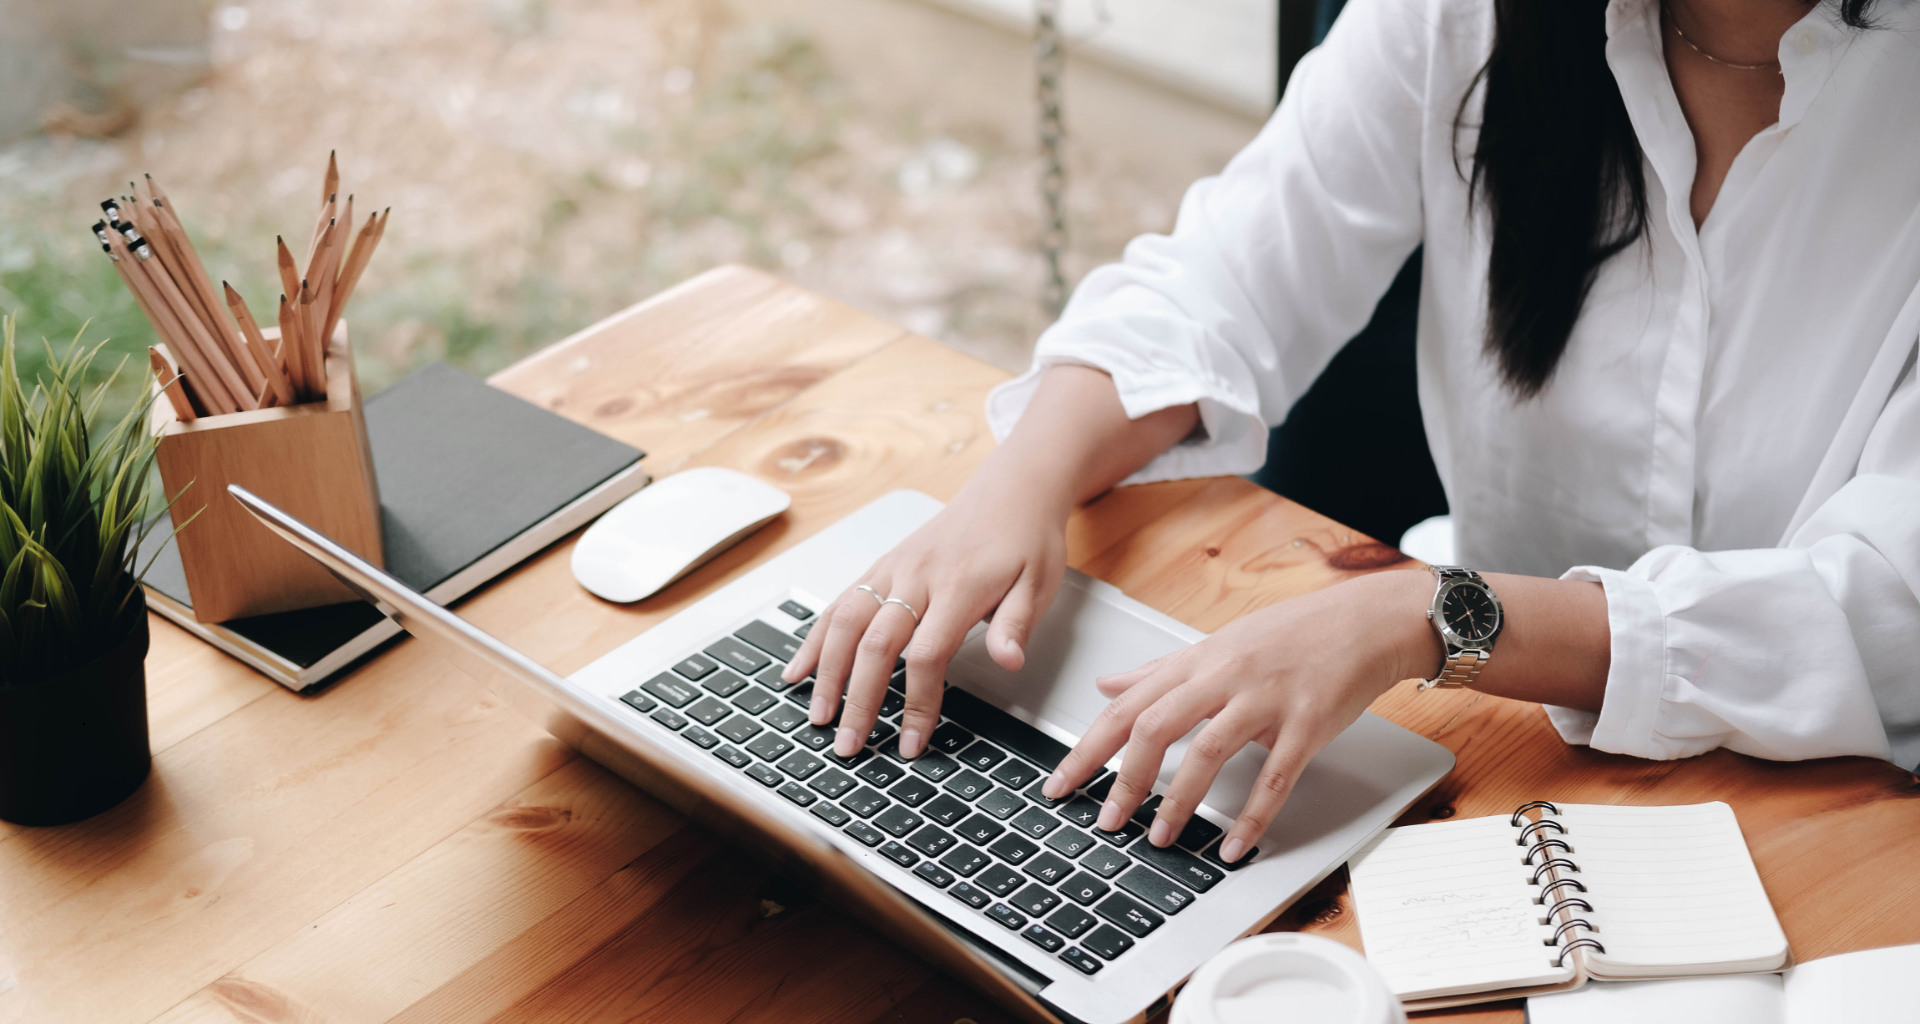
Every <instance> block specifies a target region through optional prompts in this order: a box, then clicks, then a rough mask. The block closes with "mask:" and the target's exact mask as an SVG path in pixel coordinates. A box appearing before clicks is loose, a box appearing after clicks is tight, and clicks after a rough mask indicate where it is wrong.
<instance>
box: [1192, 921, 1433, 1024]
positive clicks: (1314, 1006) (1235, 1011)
mask: <svg viewBox="0 0 1920 1024" xmlns="http://www.w3.org/2000/svg"><path fill="white" fill-rule="evenodd" d="M1406 1019H1407V1014H1406V1011H1405V1010H1404V1009H1403V1008H1402V1007H1401V1006H1400V1000H1398V999H1396V998H1394V996H1393V993H1391V992H1389V991H1387V985H1386V982H1385V981H1384V980H1383V979H1382V978H1381V977H1380V975H1379V973H1378V972H1377V971H1375V970H1374V969H1373V965H1371V964H1369V963H1367V960H1366V958H1365V957H1363V956H1361V955H1360V954H1359V953H1356V952H1354V951H1353V950H1351V949H1349V948H1347V947H1346V946H1343V945H1341V944H1340V943H1338V942H1335V941H1333V940H1332V939H1323V938H1321V937H1319V936H1317V935H1302V934H1299V933H1297V932H1274V933H1272V934H1268V935H1255V936H1253V937H1252V938H1246V939H1241V940H1240V941H1239V942H1236V943H1234V944H1233V945H1231V946H1228V947H1227V948H1226V949H1223V950H1221V951H1220V953H1219V954H1218V955H1217V956H1215V957H1214V958H1213V959H1211V960H1209V961H1207V962H1206V963H1205V964H1203V965H1202V966H1201V967H1200V969H1199V970H1198V971H1195V972H1194V974H1193V979H1192V980H1191V981H1189V982H1187V985H1186V987H1185V988H1183V989H1181V990H1180V997H1179V998H1178V999H1176V1000H1175V1001H1174V1004H1173V1016H1172V1020H1171V1021H1170V1022H1169V1024H1276V1022H1278V1021H1282V1020H1285V1021H1288V1022H1298V1024H1405V1022H1406Z"/></svg>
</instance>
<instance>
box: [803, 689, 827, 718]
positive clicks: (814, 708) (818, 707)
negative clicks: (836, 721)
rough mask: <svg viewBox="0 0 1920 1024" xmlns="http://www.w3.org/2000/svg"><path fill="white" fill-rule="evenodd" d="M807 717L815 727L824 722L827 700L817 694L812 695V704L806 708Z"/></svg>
mask: <svg viewBox="0 0 1920 1024" xmlns="http://www.w3.org/2000/svg"><path fill="white" fill-rule="evenodd" d="M807 717H808V718H809V719H812V721H813V724H815V725H819V724H821V723H822V722H825V721H826V720H827V698H826V697H824V696H822V695H820V694H817V693H816V694H814V695H813V703H812V704H811V705H809V706H808V708H807Z"/></svg>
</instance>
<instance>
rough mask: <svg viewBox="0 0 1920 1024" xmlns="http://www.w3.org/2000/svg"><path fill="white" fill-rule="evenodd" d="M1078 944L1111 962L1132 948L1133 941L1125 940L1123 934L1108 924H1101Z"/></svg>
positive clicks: (1125, 937)
mask: <svg viewBox="0 0 1920 1024" xmlns="http://www.w3.org/2000/svg"><path fill="white" fill-rule="evenodd" d="M1080 944H1081V945H1082V946H1085V947H1087V948H1088V949H1091V950H1093V951H1094V952H1095V953H1098V954H1100V955H1101V956H1103V957H1106V958H1107V959H1108V960H1112V959H1113V958H1115V957H1117V956H1119V955H1120V954H1122V953H1125V952H1126V951H1127V950H1129V949H1132V948H1133V940H1132V939H1129V938H1127V936H1126V934H1125V933H1123V932H1121V931H1120V929H1118V928H1115V927H1114V926H1112V925H1110V924H1103V925H1101V926H1100V927H1098V928H1095V929H1094V930H1093V932H1092V934H1090V935H1088V936H1087V937H1086V938H1084V939H1081V940H1080Z"/></svg>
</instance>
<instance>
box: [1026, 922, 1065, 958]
mask: <svg viewBox="0 0 1920 1024" xmlns="http://www.w3.org/2000/svg"><path fill="white" fill-rule="evenodd" d="M1020 937H1021V938H1023V939H1025V940H1027V941H1028V942H1031V943H1033V944H1034V945H1036V946H1039V947H1040V948H1041V949H1044V950H1046V951H1047V952H1049V953H1051V952H1053V951H1054V950H1057V949H1059V948H1060V947H1061V946H1064V945H1066V944H1067V940H1065V939H1063V938H1061V937H1060V936H1058V935H1055V934H1053V933H1052V932H1050V931H1048V930H1046V929H1045V928H1042V927H1040V926H1039V925H1037V924H1030V925H1028V926H1027V927H1026V929H1025V930H1023V931H1022V932H1021V933H1020Z"/></svg>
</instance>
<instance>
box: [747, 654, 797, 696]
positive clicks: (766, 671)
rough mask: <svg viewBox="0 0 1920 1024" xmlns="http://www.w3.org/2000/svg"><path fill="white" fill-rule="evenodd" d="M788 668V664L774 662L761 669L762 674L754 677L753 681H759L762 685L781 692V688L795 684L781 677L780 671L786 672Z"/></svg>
mask: <svg viewBox="0 0 1920 1024" xmlns="http://www.w3.org/2000/svg"><path fill="white" fill-rule="evenodd" d="M786 670H787V666H785V665H782V664H780V663H779V662H777V661H776V662H774V663H773V664H771V665H768V666H767V667H766V668H763V669H761V670H760V674H759V675H757V676H754V677H753V681H754V682H756V683H759V684H760V685H761V686H764V687H766V688H767V689H769V690H772V691H773V692H775V693H779V692H780V691H781V690H784V689H786V688H787V687H789V686H792V685H793V684H792V683H789V682H787V681H786V680H785V679H782V678H780V673H782V672H785V671H786Z"/></svg>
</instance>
